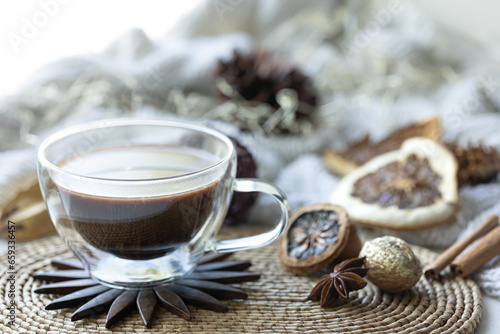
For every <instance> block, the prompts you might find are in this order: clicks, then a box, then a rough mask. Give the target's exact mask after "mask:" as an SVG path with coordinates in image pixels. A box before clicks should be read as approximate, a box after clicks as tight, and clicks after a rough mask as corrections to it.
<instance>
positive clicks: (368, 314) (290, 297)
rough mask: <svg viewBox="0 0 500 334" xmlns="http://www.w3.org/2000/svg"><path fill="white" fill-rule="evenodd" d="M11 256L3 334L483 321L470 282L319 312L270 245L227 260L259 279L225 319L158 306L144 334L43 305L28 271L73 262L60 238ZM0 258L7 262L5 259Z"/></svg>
mask: <svg viewBox="0 0 500 334" xmlns="http://www.w3.org/2000/svg"><path fill="white" fill-rule="evenodd" d="M237 231H238V230H236V232H235V230H229V229H226V231H225V232H224V234H226V235H233V236H234V234H235V233H238V232H237ZM240 231H241V230H240ZM246 232H248V231H246ZM249 233H252V231H250V232H249ZM414 249H415V252H416V254H417V256H418V257H419V258H420V260H421V261H422V262H423V263H424V264H425V263H427V262H429V261H431V260H432V259H433V258H434V257H435V256H436V254H435V253H433V252H431V251H428V250H426V249H423V248H419V247H415V248H414ZM16 256H17V257H16V266H17V268H16V269H17V274H16V304H17V314H16V326H15V327H14V328H13V327H11V326H10V325H8V323H7V322H8V319H6V318H7V315H8V312H9V311H8V310H7V309H6V308H7V306H8V305H9V303H10V298H9V297H8V291H7V286H8V278H9V275H7V274H6V272H7V268H6V267H5V265H3V264H2V266H1V269H0V273H1V280H0V293H1V295H2V300H1V305H0V308H1V309H2V311H1V313H2V314H3V315H4V316H2V318H3V319H2V323H0V332H1V333H37V334H39V333H54V334H56V333H177V332H186V333H214V332H231V333H242V332H257V333H298V332H299V333H317V332H319V333H323V332H329V333H331V332H334V333H474V332H475V330H476V329H477V327H478V326H479V321H480V318H481V309H482V301H481V294H480V291H479V288H478V286H477V285H476V284H475V283H474V282H473V281H472V280H469V279H461V278H451V277H446V278H443V279H441V280H440V281H432V282H428V281H426V280H425V279H424V278H422V279H421V280H420V282H419V283H418V284H417V286H416V287H414V288H413V289H411V290H410V291H408V292H405V293H402V294H396V295H391V294H388V293H384V292H382V291H380V290H379V289H378V288H377V287H376V286H374V285H372V284H368V286H367V287H366V288H364V289H363V290H360V291H356V292H353V293H352V294H351V298H350V300H349V301H348V302H346V303H345V304H344V305H342V306H338V307H336V308H332V309H323V308H321V307H320V306H319V304H318V303H313V302H311V301H305V299H306V297H307V295H308V294H309V292H310V290H311V289H312V287H313V286H314V285H315V283H316V282H317V281H318V277H319V276H318V275H316V276H306V277H304V276H295V275H292V274H289V273H287V272H286V271H284V270H283V269H282V268H281V266H280V264H279V259H278V255H277V245H276V244H273V245H270V246H267V247H264V248H260V249H255V250H251V251H245V252H240V253H237V254H234V255H233V257H234V258H236V259H240V260H250V261H252V263H253V266H252V267H251V268H250V271H255V272H259V273H261V274H262V277H261V279H260V280H258V281H255V282H248V283H244V284H241V285H240V287H241V288H242V289H244V290H245V291H246V292H247V293H248V295H249V296H248V299H247V300H233V301H224V303H226V304H227V305H228V306H229V312H228V313H222V314H221V313H214V312H210V311H206V310H202V309H196V308H194V307H191V306H190V307H189V309H190V311H191V310H192V312H191V313H192V315H193V320H192V321H185V320H183V319H181V318H179V317H177V316H175V315H173V314H171V313H169V312H167V311H166V310H164V309H162V308H159V309H158V310H157V311H156V315H155V320H154V321H153V323H152V328H150V329H149V328H145V327H144V325H143V324H142V321H141V319H140V316H139V314H138V312H137V311H133V312H132V313H130V314H129V315H128V316H126V317H125V318H124V319H123V320H122V321H120V322H119V323H117V324H116V325H115V326H114V327H112V328H111V329H106V328H105V327H104V322H105V317H106V315H105V313H104V314H102V315H100V316H97V317H95V318H89V319H85V320H80V321H77V322H72V321H71V320H70V317H71V313H72V311H74V310H73V309H71V310H59V311H46V310H44V305H45V304H47V303H48V302H49V301H51V300H52V299H54V298H55V296H52V295H40V294H36V293H34V292H33V289H35V288H36V287H37V286H39V285H41V284H43V283H41V282H38V281H35V280H33V278H31V276H30V274H31V273H33V272H35V271H43V270H52V269H53V268H51V267H50V264H49V263H50V259H51V258H53V257H71V256H72V254H71V253H70V252H69V250H68V249H67V247H66V245H65V244H64V242H63V241H62V240H61V239H60V238H59V237H51V238H46V239H43V240H39V241H35V242H31V243H27V244H21V245H19V246H18V250H17V254H16ZM3 258H4V260H3V261H4V263H5V261H6V260H5V259H6V256H5V257H3Z"/></svg>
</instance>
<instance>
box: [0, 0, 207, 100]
mask: <svg viewBox="0 0 500 334" xmlns="http://www.w3.org/2000/svg"><path fill="white" fill-rule="evenodd" d="M198 2H200V0H182V1H158V0H141V1H137V0H134V1H119V0H106V1H97V0H85V1H82V0H22V1H1V2H0V29H1V31H0V35H1V36H2V38H1V42H0V74H1V75H0V96H2V95H7V94H9V93H12V92H13V91H15V89H16V88H17V87H18V86H19V85H20V84H21V83H22V81H23V80H24V79H25V78H26V77H27V76H28V75H29V74H30V73H32V72H33V71H34V70H36V69H37V68H39V67H40V66H42V65H44V64H46V63H49V62H52V61H54V60H56V59H58V58H61V57H66V56H71V55H75V54H81V53H87V52H99V51H101V50H102V49H103V48H104V47H106V45H108V44H109V43H110V42H111V41H113V40H114V39H116V38H117V37H119V36H120V35H121V34H123V33H124V32H126V31H128V30H129V29H131V28H133V27H139V28H142V29H143V30H144V31H145V32H146V34H148V35H149V37H151V38H153V39H155V38H157V37H159V36H161V35H162V34H164V33H165V32H166V31H167V30H168V29H169V28H170V27H171V26H172V25H173V24H174V23H176V22H177V21H178V20H179V19H180V18H181V17H182V16H183V15H184V14H185V13H186V12H187V11H188V10H190V9H191V8H192V7H194V6H195V5H196V3H198Z"/></svg>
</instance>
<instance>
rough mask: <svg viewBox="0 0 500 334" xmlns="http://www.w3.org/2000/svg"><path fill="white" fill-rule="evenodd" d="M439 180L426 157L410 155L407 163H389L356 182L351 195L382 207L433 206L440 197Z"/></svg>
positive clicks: (409, 207)
mask: <svg viewBox="0 0 500 334" xmlns="http://www.w3.org/2000/svg"><path fill="white" fill-rule="evenodd" d="M441 179H442V178H441V176H440V175H439V174H437V173H436V172H435V171H434V170H432V168H431V166H430V165H429V161H428V160H427V159H426V158H424V159H421V158H418V157H417V156H416V155H415V154H411V155H410V156H408V158H407V159H406V161H394V162H391V163H389V164H387V165H385V166H383V167H381V168H380V169H378V170H377V171H375V172H373V173H370V174H367V175H365V176H364V177H362V178H360V179H359V180H357V181H356V182H355V183H354V189H353V191H352V193H351V195H352V196H354V197H359V198H360V199H361V200H362V201H363V202H365V203H376V204H378V205H379V206H381V207H384V208H385V207H389V206H391V205H396V206H397V207H398V208H400V209H413V208H418V207H423V206H428V205H432V204H434V203H435V202H436V200H438V199H439V198H440V197H441V192H440V191H439V189H438V187H439V184H440V183H441Z"/></svg>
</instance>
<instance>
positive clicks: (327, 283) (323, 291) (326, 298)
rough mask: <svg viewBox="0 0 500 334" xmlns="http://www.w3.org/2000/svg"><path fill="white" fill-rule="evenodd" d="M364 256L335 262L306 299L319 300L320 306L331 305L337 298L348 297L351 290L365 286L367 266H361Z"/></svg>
mask: <svg viewBox="0 0 500 334" xmlns="http://www.w3.org/2000/svg"><path fill="white" fill-rule="evenodd" d="M364 262H365V258H364V257H360V258H355V259H349V260H345V261H342V262H341V263H339V264H337V265H336V266H335V268H334V269H333V272H332V273H331V274H328V275H325V276H323V277H321V279H320V280H319V282H318V284H316V286H315V287H314V289H313V290H312V291H311V293H310V294H309V296H308V297H307V299H308V300H312V301H315V302H316V301H319V302H320V303H321V306H322V307H332V306H334V305H335V303H336V302H337V300H339V299H347V298H349V293H350V292H351V291H355V290H359V289H363V288H364V287H365V286H366V281H365V280H364V279H363V277H365V275H366V273H367V271H368V268H363V264H364Z"/></svg>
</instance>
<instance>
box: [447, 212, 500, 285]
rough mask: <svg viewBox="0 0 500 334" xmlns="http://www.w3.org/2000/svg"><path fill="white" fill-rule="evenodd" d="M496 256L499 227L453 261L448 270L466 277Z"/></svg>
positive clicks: (499, 245)
mask: <svg viewBox="0 0 500 334" xmlns="http://www.w3.org/2000/svg"><path fill="white" fill-rule="evenodd" d="M497 219H498V217H497ZM497 255H500V225H497V226H496V227H495V228H494V229H492V230H491V231H490V232H488V234H486V235H485V236H484V237H483V238H482V239H481V240H479V241H478V243H477V244H476V245H474V246H473V247H472V248H471V249H469V250H468V251H467V252H466V253H465V254H463V255H462V256H460V257H459V258H458V259H456V260H454V261H453V262H452V263H451V265H450V268H451V271H452V272H453V273H454V274H455V275H457V276H460V277H466V276H469V275H470V274H471V273H473V272H474V271H476V270H477V269H479V268H481V267H482V266H483V265H485V264H486V263H488V262H489V261H490V260H491V259H493V258H494V257H495V256H497Z"/></svg>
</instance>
